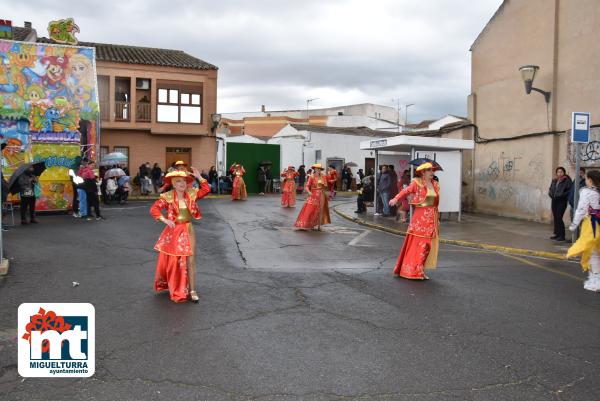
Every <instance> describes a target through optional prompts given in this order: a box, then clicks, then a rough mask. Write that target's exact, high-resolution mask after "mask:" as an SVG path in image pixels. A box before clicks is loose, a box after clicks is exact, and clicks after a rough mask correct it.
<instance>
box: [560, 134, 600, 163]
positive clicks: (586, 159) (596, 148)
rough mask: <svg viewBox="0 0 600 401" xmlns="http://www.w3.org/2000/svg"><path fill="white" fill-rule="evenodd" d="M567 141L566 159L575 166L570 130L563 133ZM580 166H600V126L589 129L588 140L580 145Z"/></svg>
mask: <svg viewBox="0 0 600 401" xmlns="http://www.w3.org/2000/svg"><path fill="white" fill-rule="evenodd" d="M565 138H566V141H567V161H568V162H569V164H570V165H571V166H572V167H573V166H575V149H576V147H575V146H574V144H573V143H572V142H571V131H570V130H569V131H567V134H566V135H565ZM580 149H581V151H580V153H579V155H580V156H581V159H580V161H581V166H582V167H600V128H598V127H596V128H591V129H590V142H589V143H584V144H582V145H581V147H580Z"/></svg>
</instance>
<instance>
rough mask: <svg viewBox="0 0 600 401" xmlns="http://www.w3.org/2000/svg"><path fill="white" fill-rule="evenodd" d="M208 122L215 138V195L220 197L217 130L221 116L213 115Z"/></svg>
mask: <svg viewBox="0 0 600 401" xmlns="http://www.w3.org/2000/svg"><path fill="white" fill-rule="evenodd" d="M210 120H211V122H212V125H211V127H210V131H211V132H212V134H213V136H214V137H215V144H216V147H217V150H216V152H215V159H216V160H215V168H216V169H217V195H220V193H221V189H220V188H219V140H220V138H219V137H217V128H219V124H221V115H220V114H219V113H213V114H211V115H210Z"/></svg>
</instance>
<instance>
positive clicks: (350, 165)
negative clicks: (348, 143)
mask: <svg viewBox="0 0 600 401" xmlns="http://www.w3.org/2000/svg"><path fill="white" fill-rule="evenodd" d="M345 166H346V167H358V164H356V163H354V162H350V163H346V164H345Z"/></svg>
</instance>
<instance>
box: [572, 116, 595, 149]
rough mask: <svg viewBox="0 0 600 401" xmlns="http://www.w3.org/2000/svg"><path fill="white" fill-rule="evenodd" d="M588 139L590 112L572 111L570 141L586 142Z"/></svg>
mask: <svg viewBox="0 0 600 401" xmlns="http://www.w3.org/2000/svg"><path fill="white" fill-rule="evenodd" d="M589 141H590V113H582V112H577V111H575V112H573V116H572V120H571V142H574V143H588V142H589Z"/></svg>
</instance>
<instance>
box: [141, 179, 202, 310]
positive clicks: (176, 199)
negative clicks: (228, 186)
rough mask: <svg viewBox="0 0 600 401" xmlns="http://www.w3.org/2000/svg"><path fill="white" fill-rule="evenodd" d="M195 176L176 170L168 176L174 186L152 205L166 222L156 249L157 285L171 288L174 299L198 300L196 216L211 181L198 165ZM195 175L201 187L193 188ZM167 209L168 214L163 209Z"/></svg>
mask: <svg viewBox="0 0 600 401" xmlns="http://www.w3.org/2000/svg"><path fill="white" fill-rule="evenodd" d="M192 171H193V176H192V175H191V174H189V173H188V172H186V171H172V172H170V173H168V174H167V175H166V176H165V183H166V184H168V185H169V186H172V187H173V190H171V191H168V192H165V193H163V194H161V195H160V198H159V199H158V200H157V201H156V202H154V204H153V205H152V207H151V208H150V214H151V215H152V217H153V218H154V219H155V220H156V221H160V222H162V223H164V224H165V226H166V227H165V229H164V230H163V232H162V234H161V236H160V238H159V239H158V241H157V242H156V245H155V246H154V249H155V250H156V251H158V252H159V254H158V262H157V263H156V274H155V278H154V289H155V290H156V291H163V290H168V291H169V293H170V298H171V300H172V301H174V302H185V301H186V300H188V299H189V300H190V301H192V302H194V303H197V302H198V294H197V293H196V264H195V249H196V237H195V234H194V228H193V226H192V219H196V220H198V219H200V218H202V216H201V214H200V209H199V208H198V205H197V201H198V200H200V199H202V198H203V197H205V196H206V195H207V194H209V193H210V186H209V185H208V182H207V181H206V180H205V179H204V178H202V176H201V175H200V173H199V172H198V170H197V169H195V168H192ZM194 177H195V178H196V179H197V180H198V181H199V182H200V188H192V187H191V186H190V184H191V183H192V182H193V181H194ZM163 210H164V211H166V217H165V215H163V213H162V211H163Z"/></svg>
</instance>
